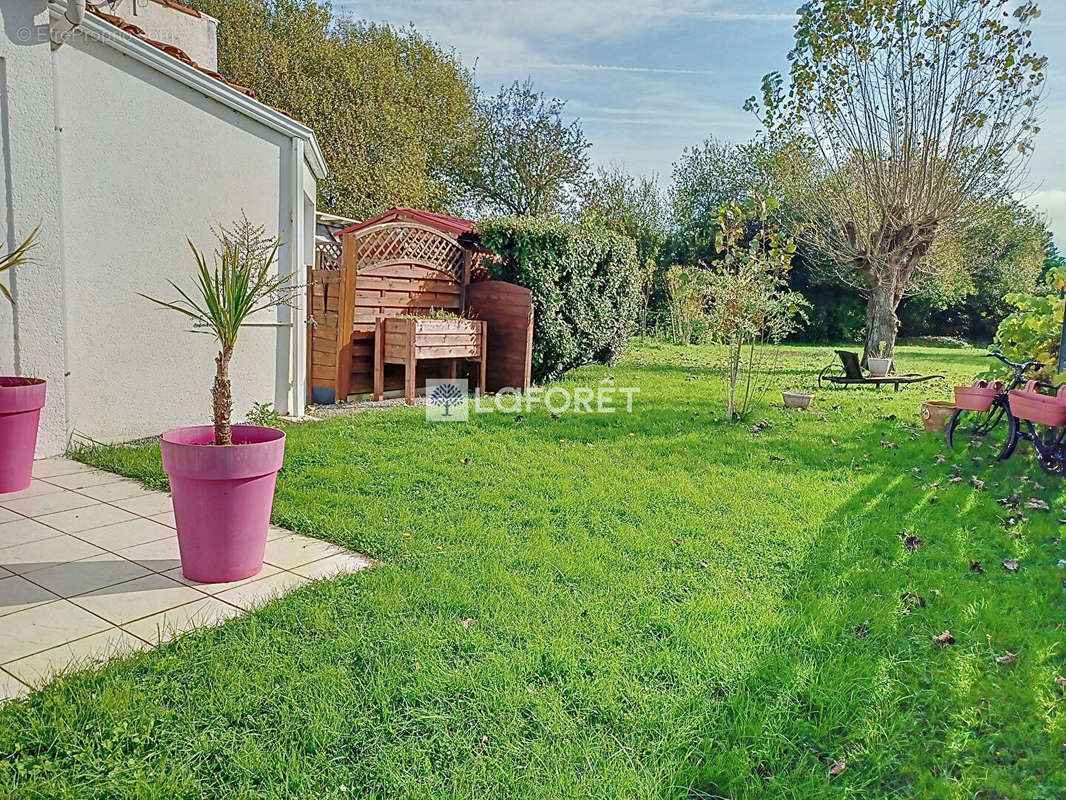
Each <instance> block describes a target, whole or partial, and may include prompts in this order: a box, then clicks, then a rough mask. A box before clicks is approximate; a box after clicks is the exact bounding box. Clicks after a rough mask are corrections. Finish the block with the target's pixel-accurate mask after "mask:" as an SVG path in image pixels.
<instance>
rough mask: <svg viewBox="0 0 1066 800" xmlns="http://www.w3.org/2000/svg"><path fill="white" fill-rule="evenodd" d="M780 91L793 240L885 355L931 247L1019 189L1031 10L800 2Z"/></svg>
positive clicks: (946, 1) (943, 0) (925, 0)
mask: <svg viewBox="0 0 1066 800" xmlns="http://www.w3.org/2000/svg"><path fill="white" fill-rule="evenodd" d="M798 13H799V15H800V18H799V21H798V23H797V24H796V29H795V47H794V48H793V50H792V52H791V53H790V55H789V60H790V61H791V62H792V67H791V70H790V73H789V80H788V86H787V89H786V87H785V85H784V84H785V80H784V79H783V78H782V76H781V75H780V74H778V73H771V74H769V75H767V76H766V77H765V78H763V84H762V101H761V103H760V102H759V101H757V100H756V98H754V97H753V98H751V99H750V100H749V101H748V103H747V104H746V107H747V108H748V109H749V110H755V111H757V112H758V113H760V114H761V115H762V120H763V123H764V124H765V125H766V126H767V128H768V130H769V131H770V132H771V134H772V135H774V136H775V137H778V138H779V140H780V141H781V142H788V144H786V145H783V147H784V152H786V153H787V152H789V149H790V148H792V157H786V158H784V159H780V160H779V164H780V169H781V170H782V172H783V174H782V175H781V176H780V177H782V178H783V179H784V181H786V182H787V183H788V184H790V191H789V194H790V195H792V198H791V199H792V201H793V202H794V203H796V204H798V205H800V206H801V211H802V212H803V216H804V217H806V219H807V225H806V227H805V228H804V229H803V230H802V231H801V234H800V235H801V237H802V238H803V239H805V240H807V242H808V243H809V244H811V245H813V246H814V247H816V248H818V249H820V250H822V251H823V252H825V253H826V255H828V256H829V257H830V259H831V260H832V261H834V262H835V263H836V264H837V265H838V267H839V273H840V274H839V277H840V278H842V279H843V280H844V281H845V282H848V283H850V284H851V285H854V286H856V287H857V288H859V289H860V290H861V291H862V292H863V293H864V294H865V295H866V296H867V298H868V301H867V326H866V343H865V354H864V357H865V356H868V355H870V354H872V353H874V351H875V350H878V349H880V345H881V343H882V342H883V343H885V345H886V347H885V349H886V350H887V351H888V352H887V353H886V355H891V353H892V350H893V348H894V345H895V340H896V332H897V328H898V324H899V322H898V319H897V317H896V310H897V308H898V307H899V303H900V301H901V300H902V298H903V297H904V295H905V294H906V293H907V292H908V291H909V290H911V289H913V288H914V287H915V286H916V285H917V284H918V283H919V281H920V280H921V279H922V277H923V270H925V269H927V267H928V259H927V258H926V255H927V253H928V252H929V250H930V248H931V247H932V246H933V245H934V244H935V243H936V242H937V239H938V237H940V236H943V235H944V234H945V233H947V232H950V231H958V230H959V229H960V228H965V227H967V226H969V225H970V224H972V223H973V222H974V221H975V220H976V219H977V215H978V209H979V208H980V207H981V206H982V201H984V200H985V199H987V198H988V197H990V196H995V195H997V194H1003V193H1006V192H1009V191H1011V190H1012V189H1014V188H1016V184H1017V183H1018V181H1019V180H1020V178H1021V176H1022V175H1023V174H1024V164H1025V162H1026V160H1027V158H1028V155H1029V153H1030V151H1031V149H1032V140H1033V137H1034V136H1035V135H1036V133H1037V132H1038V131H1039V127H1038V125H1037V108H1038V104H1039V99H1040V95H1041V90H1042V87H1043V84H1044V77H1045V69H1046V64H1047V60H1046V58H1044V57H1042V56H1039V55H1037V54H1036V53H1035V52H1034V50H1033V45H1032V43H1031V41H1030V37H1031V26H1032V22H1033V20H1034V19H1036V18H1037V17H1038V16H1039V14H1040V12H1039V9H1038V8H1037V5H1036V3H1035V2H1028V1H1026V2H1021V1H1020V0H810V2H807V3H805V4H804V5H803V6H802V7H801V8H800V10H799V12H798Z"/></svg>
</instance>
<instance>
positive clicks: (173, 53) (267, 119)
mask: <svg viewBox="0 0 1066 800" xmlns="http://www.w3.org/2000/svg"><path fill="white" fill-rule="evenodd" d="M156 2H160V0H156ZM163 4H164V5H168V6H174V7H177V6H179V5H180V4H179V3H176V2H174V0H163ZM66 7H67V0H51V2H49V8H50V9H51V10H52V11H53V12H54V13H57V14H64V13H66ZM182 8H185V7H184V6H183V7H182ZM86 10H87V11H88V12H89V13H88V14H86V16H85V20H84V22H83V23H82V26H83V27H84V28H85V30H86V32H88V33H95V34H96V36H95V37H93V38H94V40H95V41H99V42H102V43H104V44H107V45H109V46H110V47H113V48H115V49H116V50H118V51H120V52H122V53H124V54H125V55H127V56H130V57H131V58H134V59H135V60H137V61H140V62H142V63H144V64H147V65H149V66H150V67H152V68H154V69H156V70H158V71H160V72H163V73H165V74H167V75H169V76H171V77H173V78H175V79H177V80H178V81H180V82H181V83H184V84H185V85H187V86H190V87H192V88H193V89H196V90H197V91H200V92H201V93H203V94H205V95H207V96H208V97H211V98H213V99H214V100H217V101H219V102H220V103H223V104H225V105H227V106H229V107H230V108H232V109H234V110H235V111H238V112H240V113H242V114H244V115H245V116H248V117H250V118H252V119H254V120H257V121H258V122H261V123H263V124H264V125H266V126H267V127H269V128H272V129H273V130H276V131H278V132H279V133H282V134H284V135H286V136H288V137H290V138H293V139H297V140H302V141H303V143H304V144H306V147H302V149H303V151H304V158H305V159H306V161H307V163H308V164H309V165H310V167H311V170H312V172H314V174H315V177H316V178H319V179H321V178H324V177H325V176H326V173H327V170H326V160H325V157H324V156H323V155H322V149H321V147H319V144H318V139H317V138H316V137H315V132H314V131H313V130H311V128H309V127H307V126H306V125H304V124H303V123H301V122H297V121H296V120H294V119H293V118H292V117H291V116H289V115H288V114H287V113H286V112H284V111H282V110H281V109H278V108H274V107H272V106H268V105H267V104H266V103H263V102H261V101H260V100H258V99H257V98H256V96H255V92H254V91H252V90H251V89H249V88H247V87H245V86H241V85H239V84H236V83H233V82H231V81H228V80H226V78H224V77H223V76H222V75H221V74H219V73H218V72H216V71H214V70H210V69H207V68H206V67H201V66H200V65H199V64H197V63H196V62H195V61H194V60H193V59H192V58H190V57H189V55H188V54H187V53H186V52H185V51H184V50H182V49H181V48H180V47H175V46H174V45H172V44H169V43H167V42H160V41H156V40H154V39H150V38H148V36H147V35H146V34H145V32H144V31H143V30H142V29H141V28H138V27H137V26H136V25H134V24H133V23H131V22H128V21H126V20H125V19H123V18H122V17H117V16H115V15H114V14H108V13H106V12H104V11H101V10H100V9H99V8H97V7H96V6H93V5H90V4H89V3H86ZM188 10H189V11H190V12H191V11H193V10H194V9H188ZM197 13H199V12H197ZM115 30H118V31H120V33H119V35H115Z"/></svg>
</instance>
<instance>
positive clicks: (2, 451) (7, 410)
mask: <svg viewBox="0 0 1066 800" xmlns="http://www.w3.org/2000/svg"><path fill="white" fill-rule="evenodd" d="M44 394H45V382H44V381H43V380H40V379H39V378H6V377H0V494H3V493H5V492H17V491H19V490H20V489H25V488H26V487H27V486H29V485H30V479H31V478H32V477H33V451H34V450H35V449H36V447H37V425H38V423H39V422H40V421H41V409H42V408H44Z"/></svg>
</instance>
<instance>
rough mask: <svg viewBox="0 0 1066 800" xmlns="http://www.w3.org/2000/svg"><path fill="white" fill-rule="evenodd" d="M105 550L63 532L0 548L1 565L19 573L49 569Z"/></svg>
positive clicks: (96, 554) (24, 573) (99, 553)
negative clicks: (48, 537) (34, 540)
mask: <svg viewBox="0 0 1066 800" xmlns="http://www.w3.org/2000/svg"><path fill="white" fill-rule="evenodd" d="M103 553H104V551H103V550H101V549H100V548H99V547H95V546H93V545H91V544H89V543H88V542H83V541H82V540H81V539H75V538H74V537H73V536H69V535H68V534H65V533H61V534H59V535H58V536H53V537H52V538H51V539H40V540H38V541H36V542H28V543H26V544H20V545H15V546H14V547H5V548H4V549H3V550H0V566H2V567H7V569H9V570H11V571H12V572H15V573H17V574H19V575H28V574H32V573H33V572H36V571H37V570H42V569H48V567H54V566H56V565H58V564H65V563H67V562H68V561H80V560H81V559H83V558H90V557H92V556H99V555H103Z"/></svg>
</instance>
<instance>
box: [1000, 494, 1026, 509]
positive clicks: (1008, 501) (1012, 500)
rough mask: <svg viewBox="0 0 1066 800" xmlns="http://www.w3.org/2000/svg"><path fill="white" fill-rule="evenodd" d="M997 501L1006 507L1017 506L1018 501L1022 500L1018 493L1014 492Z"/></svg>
mask: <svg viewBox="0 0 1066 800" xmlns="http://www.w3.org/2000/svg"><path fill="white" fill-rule="evenodd" d="M996 502H997V503H999V504H1000V505H1001V506H1003V507H1004V508H1017V507H1018V503H1020V502H1021V497H1019V496H1018V495H1017V494H1012V495H1011V496H1010V497H1001V498H999V499H998V500H997V501H996Z"/></svg>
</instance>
